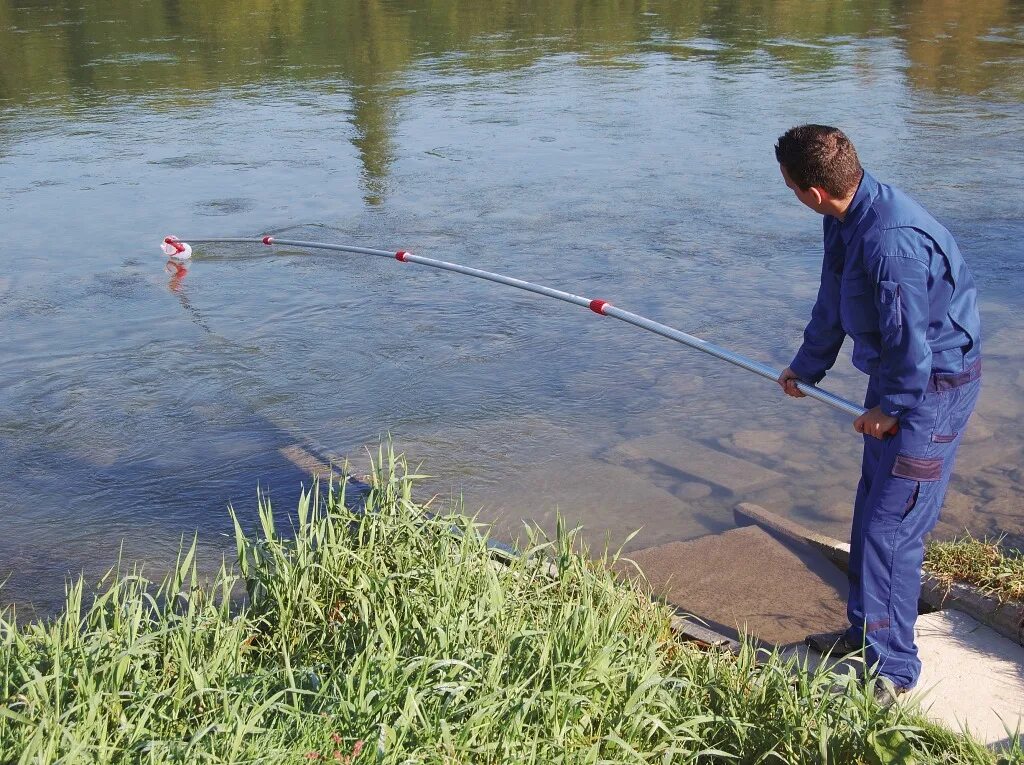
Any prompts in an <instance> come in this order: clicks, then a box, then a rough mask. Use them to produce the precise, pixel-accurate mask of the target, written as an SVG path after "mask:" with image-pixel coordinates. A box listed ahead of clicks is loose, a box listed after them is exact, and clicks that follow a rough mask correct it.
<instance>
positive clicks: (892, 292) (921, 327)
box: [870, 252, 932, 418]
mask: <svg viewBox="0 0 1024 765" xmlns="http://www.w3.org/2000/svg"><path fill="white" fill-rule="evenodd" d="M870 268H871V271H872V274H871V276H872V278H873V279H874V280H875V281H876V284H877V289H876V292H875V302H876V305H877V307H878V321H879V330H880V332H881V336H882V342H881V358H880V360H879V365H878V378H879V393H880V395H881V400H880V401H879V408H880V409H881V411H882V412H883V413H884V414H886V415H888V416H890V417H897V418H898V417H900V416H901V415H902V414H903V413H904V412H906V411H907V410H908V409H913V408H914V407H915V406H917V405H918V404H920V403H921V400H922V399H923V398H924V395H925V392H926V391H927V389H928V379H929V377H930V376H931V370H932V351H931V348H930V347H929V345H928V317H929V306H928V277H929V271H928V265H927V264H926V263H925V262H923V261H921V260H918V259H917V258H913V257H909V256H904V255H901V254H899V252H896V253H895V254H883V255H882V256H881V257H879V258H878V259H877V260H875V261H874V263H873V264H872V265H871V267H870Z"/></svg>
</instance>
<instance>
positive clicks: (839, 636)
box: [804, 630, 864, 659]
mask: <svg viewBox="0 0 1024 765" xmlns="http://www.w3.org/2000/svg"><path fill="white" fill-rule="evenodd" d="M804 642H805V643H806V644H807V645H809V646H810V647H811V648H813V649H814V650H815V651H817V652H818V653H820V654H822V655H825V654H828V655H829V656H830V657H832V658H833V659H841V658H842V657H844V656H852V655H853V654H858V653H860V652H861V649H862V648H863V647H864V646H863V645H862V644H861V643H859V642H854V641H853V640H850V639H849V638H848V637H847V636H846V630H842V631H840V632H821V633H819V634H817V635H808V636H807V637H805V638H804Z"/></svg>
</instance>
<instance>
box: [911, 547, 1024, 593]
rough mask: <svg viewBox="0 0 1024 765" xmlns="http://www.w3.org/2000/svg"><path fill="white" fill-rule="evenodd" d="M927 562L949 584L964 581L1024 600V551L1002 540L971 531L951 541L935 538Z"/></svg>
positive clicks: (927, 555)
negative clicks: (1013, 547) (1010, 547)
mask: <svg viewBox="0 0 1024 765" xmlns="http://www.w3.org/2000/svg"><path fill="white" fill-rule="evenodd" d="M924 565H925V569H926V570H927V571H928V573H930V574H932V575H933V576H935V577H936V578H938V579H939V580H940V581H941V582H943V583H944V584H945V585H946V586H947V587H950V586H952V585H953V583H954V582H961V583H964V584H970V585H973V586H975V587H977V588H978V589H980V590H981V591H982V592H984V593H986V594H988V595H992V596H994V597H996V598H998V599H999V600H1000V601H1007V600H1010V601H1017V602H1020V603H1024V553H1022V552H1021V551H1020V550H1008V549H1006V548H1004V547H1003V546H1002V544H1001V540H998V539H997V540H995V541H991V540H987V539H975V538H974V537H973V536H971V535H970V534H967V535H965V536H963V537H958V538H956V539H953V540H950V541H947V542H931V543H929V545H928V547H927V549H926V551H925V559H924Z"/></svg>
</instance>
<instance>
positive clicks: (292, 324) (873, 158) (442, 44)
mask: <svg viewBox="0 0 1024 765" xmlns="http://www.w3.org/2000/svg"><path fill="white" fill-rule="evenodd" d="M0 50H2V51H3V57H2V59H0V211H2V220H3V249H2V255H0V257H2V258H3V264H4V267H3V270H2V274H0V317H2V321H3V328H4V332H3V335H2V339H0V369H2V372H0V454H2V456H0V485H2V486H3V491H2V492H0V518H2V522H3V530H4V531H3V534H2V535H0V574H2V575H4V576H7V575H8V574H9V575H10V579H9V582H8V584H7V586H6V588H5V590H4V595H3V598H4V599H5V600H17V601H21V602H26V603H33V604H35V605H36V606H37V607H39V608H42V609H48V608H52V607H53V606H54V604H55V603H56V602H57V601H58V600H59V597H60V594H61V591H62V583H63V578H64V576H65V575H66V573H67V572H77V571H79V570H83V569H85V570H87V571H88V572H90V574H96V573H98V572H100V571H102V570H104V569H105V568H106V567H107V566H108V565H109V564H110V563H111V562H112V561H113V560H114V558H115V556H116V555H117V554H118V550H119V546H121V545H122V544H123V546H124V549H123V553H122V554H123V555H124V557H125V558H136V557H138V558H143V559H145V560H147V561H149V562H150V563H151V565H153V566H154V567H156V568H159V566H161V565H164V564H165V563H166V561H167V560H168V558H169V557H170V556H171V555H172V553H173V551H174V550H175V549H176V548H177V545H178V541H179V539H180V538H181V536H182V535H186V536H187V535H191V534H192V533H194V532H195V531H196V530H197V529H198V531H199V533H200V536H201V538H202V539H203V540H204V543H205V545H206V548H205V549H206V550H207V554H208V558H210V559H212V558H215V557H216V556H217V555H218V554H219V550H221V549H222V546H221V544H222V542H226V539H225V538H224V537H222V536H220V535H221V534H223V533H225V532H227V530H228V525H227V515H226V512H225V508H226V506H227V505H228V503H232V504H234V506H235V507H236V508H238V509H239V511H240V512H242V513H243V514H245V515H247V516H250V517H251V514H252V510H253V507H254V506H255V502H256V493H257V488H259V489H260V490H262V491H264V492H266V493H268V494H269V495H270V497H271V498H272V500H273V501H274V503H275V505H276V506H277V507H278V508H279V509H281V510H282V511H283V510H285V509H287V508H288V507H289V506H290V505H291V504H292V503H293V502H294V498H295V496H296V493H297V490H298V486H299V483H300V481H302V480H303V473H302V471H301V469H300V468H298V467H296V466H295V465H294V464H292V462H290V461H289V459H288V458H287V457H286V454H288V453H290V452H287V451H286V452H285V454H282V450H287V449H288V447H290V446H292V445H294V444H303V445H305V446H306V447H307V448H312V449H314V450H319V451H323V452H328V453H330V454H334V455H338V456H349V457H350V458H352V459H353V460H354V462H355V463H356V469H357V470H364V469H365V456H364V455H365V451H364V448H365V447H366V446H367V445H373V444H376V443H377V442H378V440H379V439H380V438H381V437H382V436H385V437H386V436H387V434H391V436H392V437H393V438H394V439H395V441H396V443H397V444H398V445H399V447H400V448H402V449H404V450H405V451H406V452H407V453H408V454H409V455H410V458H412V459H413V460H414V461H415V462H422V463H423V464H424V465H425V466H426V469H427V470H428V472H430V473H431V474H433V475H434V476H436V478H435V479H432V480H431V481H430V482H428V484H427V485H426V486H425V487H424V491H425V492H436V493H438V494H440V495H442V496H450V495H452V494H461V495H462V496H463V497H464V499H465V501H466V503H467V505H468V506H469V508H470V509H474V510H475V509H478V508H479V509H481V510H482V515H483V516H484V517H485V518H488V519H492V520H497V521H499V522H500V527H501V529H502V533H513V532H514V530H515V528H517V527H518V526H519V524H521V523H522V522H523V520H528V521H532V522H537V523H540V524H542V525H544V526H545V527H548V528H550V527H551V525H552V523H553V519H554V516H555V512H556V510H560V511H561V512H562V513H564V514H566V515H567V516H569V517H570V518H571V519H573V520H574V521H578V522H580V523H582V524H584V525H585V526H586V528H587V529H588V531H589V535H590V538H591V539H592V540H594V541H595V542H596V543H598V544H600V543H601V542H602V540H603V539H604V538H605V536H606V535H607V536H608V537H609V538H610V539H611V540H612V541H613V542H617V541H618V540H621V539H622V538H623V537H624V536H625V535H626V534H628V533H629V532H631V531H633V530H634V529H637V528H641V529H642V530H641V532H640V534H639V535H638V536H637V537H636V538H635V539H634V540H633V541H632V542H631V545H632V546H634V547H639V546H646V545H650V544H655V543H660V542H666V541H670V540H676V539H686V538H690V537H694V536H697V535H700V534H704V533H707V532H709V531H716V530H719V529H722V528H726V527H728V526H729V525H731V507H732V505H733V504H735V503H736V502H737V501H741V500H750V501H756V502H759V503H761V504H764V505H765V506H767V507H769V508H771V509H773V510H776V511H778V512H782V513H785V514H787V515H790V516H792V517H795V518H797V519H799V520H801V521H803V522H805V523H809V524H811V525H813V526H815V527H816V528H819V529H821V530H822V531H825V532H828V533H833V534H836V535H843V534H844V533H845V528H846V526H847V524H848V519H849V514H850V504H851V502H852V497H853V490H854V479H855V476H856V474H857V464H858V452H859V442H858V439H857V437H855V436H854V435H852V434H851V431H850V429H849V423H848V421H847V420H846V418H844V417H843V416H842V415H839V414H836V413H833V412H831V411H830V410H827V409H825V408H823V407H822V406H820V405H818V404H816V403H813V402H808V401H804V402H794V401H791V400H789V399H785V398H784V397H782V396H781V394H780V393H779V392H778V391H777V390H776V389H773V387H772V386H771V385H767V384H765V383H764V382H762V381H761V380H760V379H759V378H754V377H751V376H749V375H747V374H745V373H743V372H740V371H738V370H735V369H733V368H732V367H728V366H725V365H723V364H721V363H720V362H716V361H714V360H712V359H709V358H705V357H703V356H702V355H701V354H698V353H696V352H694V351H690V350H688V349H685V348H682V347H679V346H675V345H674V344H672V343H669V342H668V341H665V340H662V339H659V338H657V337H655V336H653V335H648V334H646V333H642V332H640V331H639V330H636V329H634V328H630V327H628V326H625V325H622V324H621V323H618V322H615V321H612V320H608V319H604V320H602V319H598V318H597V317H595V316H594V315H592V314H590V313H588V312H586V311H582V310H579V309H574V308H573V307H571V306H567V305H564V304H561V303H557V302H554V301H547V300H544V299H541V298H537V297H534V296H531V295H527V294H519V293H516V292H513V291H508V290H505V289H503V288H501V287H498V286H495V285H491V284H487V283H483V282H476V281H474V280H470V279H466V278H464V277H458V276H454V275H450V274H445V273H439V272H433V271H430V270H426V269H420V268H417V267H415V266H403V265H401V264H398V263H396V262H393V261H386V260H383V259H381V260H378V259H373V258H366V257H360V256H346V255H338V254H331V253H323V252H298V251H291V250H288V249H275V250H268V249H266V248H258V247H245V246H219V247H211V246H207V247H200V248H197V254H196V256H195V258H194V263H193V264H192V265H191V267H190V269H189V271H188V273H187V274H185V275H184V277H183V278H182V277H180V276H174V275H171V274H168V273H165V271H164V261H163V260H162V259H161V257H160V255H159V253H158V250H157V245H158V243H159V240H160V238H161V237H162V236H163V235H165V234H168V233H177V234H180V235H183V236H189V235H191V236H203V235H212V236H233V235H243V236H249V235H253V236H254V235H257V234H262V233H265V232H268V231H275V232H280V233H281V235H282V236H288V237H291V238H316V239H322V240H325V241H344V242H351V243H358V244H363V245H366V246H376V247H383V248H393V249H398V248H405V249H409V250H412V251H414V252H418V253H420V254H423V255H427V256H431V257H439V258H444V259H450V260H455V261H458V262H464V263H467V264H471V265H475V266H478V267H481V268H485V269H491V270H496V271H500V272H503V273H508V274H510V275H514V276H519V277H521V278H525V279H530V280H532V281H537V282H541V283H544V284H549V285H551V286H554V287H558V288H561V289H566V290H569V291H573V292H578V293H581V294H586V295H590V296H594V297H602V298H606V299H608V300H611V301H613V302H615V303H616V304H618V305H620V306H622V307H624V308H627V309H630V310H634V311H637V312H639V313H642V314H645V315H648V316H651V317H652V318H655V319H657V320H660V321H663V322H665V323H668V324H670V325H673V326H677V327H680V328H683V329H686V330H687V331H690V332H694V333H696V334H700V335H702V336H704V337H706V338H707V339H709V340H713V341H715V342H718V343H720V344H723V345H725V346H727V347H730V348H732V349H734V350H736V351H739V352H741V353H745V354H747V355H750V356H753V357H755V358H757V359H760V360H762V361H765V362H768V363H772V364H775V365H777V366H780V367H781V366H782V365H784V364H785V363H786V362H787V361H788V360H789V358H790V357H791V355H792V353H793V352H794V351H795V349H796V347H797V345H798V343H799V337H800V331H801V329H802V327H803V324H804V322H805V320H806V317H807V316H808V314H809V310H810V306H811V304H812V302H813V298H814V293H815V290H816V280H817V273H818V268H819V258H820V242H819V240H820V220H819V219H818V218H817V217H816V216H814V215H813V214H812V213H810V212H809V211H807V210H805V209H803V208H801V207H800V206H799V205H798V204H797V203H796V202H795V200H794V199H793V198H792V195H791V194H790V192H789V191H788V190H787V189H786V188H785V186H784V185H783V184H782V183H781V180H780V178H779V177H778V170H777V166H776V165H775V163H774V159H773V155H772V145H773V143H774V140H775V138H776V137H777V136H778V135H779V134H780V133H781V132H782V131H784V130H785V129H786V128H788V127H789V126H791V125H793V124H796V123H799V122H806V121H817V122H826V123H831V124H838V125H841V126H842V127H844V129H846V130H847V132H848V133H849V134H850V135H851V137H852V138H853V139H854V141H855V142H856V144H857V146H858V149H859V152H860V154H861V157H862V160H863V162H864V164H865V165H866V166H867V167H868V168H869V169H870V170H871V171H872V172H874V173H875V175H876V176H878V177H879V178H880V179H882V180H885V181H889V182H893V183H896V184H898V185H900V186H902V187H903V188H905V189H906V190H907V191H909V192H910V193H911V194H912V195H914V196H915V197H917V198H918V199H919V200H921V201H922V202H923V203H924V204H925V205H926V206H927V207H928V208H929V209H930V210H931V211H932V212H933V213H934V214H935V215H936V217H938V218H939V219H940V220H941V221H943V222H944V223H945V224H946V225H947V226H948V227H949V228H950V229H951V230H952V231H953V232H954V234H955V235H956V236H957V238H958V241H959V242H960V244H961V247H962V249H963V250H964V252H965V254H966V256H967V258H968V260H969V262H970V264H971V266H972V268H973V270H974V272H975V274H976V277H977V280H978V282H979V285H980V288H981V291H982V295H983V304H982V313H983V321H984V325H985V332H986V341H985V342H986V346H985V348H986V354H985V365H986V367H985V369H986V372H985V374H986V378H985V379H986V382H985V389H984V393H983V395H982V400H981V404H980V408H979V413H978V415H977V418H976V421H975V422H974V424H973V426H972V429H971V432H970V433H969V434H968V437H967V443H966V444H965V445H964V447H963V448H962V450H961V459H960V462H959V467H958V474H957V477H956V479H955V483H954V485H953V488H952V489H951V492H950V497H949V500H948V502H947V508H946V510H945V512H944V516H943V522H942V523H941V525H940V527H939V532H940V533H942V534H951V533H954V532H956V531H957V530H962V529H964V528H968V529H970V530H971V531H972V532H974V533H977V534H1008V535H1010V539H1011V541H1017V542H1018V543H1019V542H1022V541H1024V520H1022V505H1024V503H1022V491H1021V488H1020V487H1021V486H1022V481H1024V470H1022V468H1021V465H1022V461H1021V456H1022V454H1021V452H1022V447H1024V434H1022V432H1021V428H1020V426H1019V421H1020V417H1021V414H1022V412H1024V372H1022V371H1021V369H1022V365H1021V362H1022V359H1024V350H1022V340H1024V318H1022V317H1024V313H1022V311H1021V309H1022V307H1024V297H1022V295H1024V289H1022V288H1024V249H1022V245H1021V242H1022V241H1024V222H1022V221H1024V195H1022V193H1021V191H1020V190H1021V188H1024V169H1022V168H1024V165H1022V162H1021V150H1020V147H1021V145H1022V142H1024V131H1022V127H1021V126H1022V125H1024V7H1022V6H1021V5H1020V4H1019V3H1014V2H996V1H992V0H987V1H983V2H975V3H971V4H969V5H961V4H957V3H940V4H936V3H926V2H923V1H922V2H881V1H876V2H839V1H836V2H819V3H814V4H806V3H797V2H726V1H725V0H720V1H719V2H705V3H686V4H681V3H670V2H636V3H618V2H605V1H603V0H594V2H588V3H584V4H580V3H569V2H559V1H557V0H556V1H555V2H545V3H539V2H447V1H445V0H440V1H437V2H430V3H424V2H383V3H357V2H335V3H328V2H315V1H314V2H287V1H286V2H280V3H275V4H271V5H268V4H266V3H262V2H256V1H255V0H241V1H240V2H236V3H230V4H223V5H222V6H218V5H211V4H208V3H201V2H198V1H197V0H191V1H183V2H170V1H165V2H156V1H155V0H142V1H141V2H136V1H133V2H127V0H116V1H114V2H110V1H108V2H104V3H99V2H92V1H89V0H85V1H84V2H78V3H73V4H63V3H61V4H57V3H53V4H48V3H38V2H37V3H23V2H8V1H6V0H2V1H0ZM827 387H829V388H830V389H833V390H835V391H836V392H838V393H840V394H843V395H846V396H848V397H851V398H854V399H857V398H859V397H860V395H861V389H862V387H863V380H862V378H861V377H860V376H859V374H858V373H857V372H855V371H854V370H853V369H852V368H851V367H850V366H849V364H848V363H847V362H845V361H844V362H842V363H840V365H838V367H837V369H836V370H835V371H834V372H833V373H832V374H831V375H830V377H829V379H828V381H827ZM710 450H717V452H716V451H710ZM716 453H719V454H725V455H727V456H728V457H731V458H733V459H738V460H743V461H745V462H746V463H747V464H749V465H755V466H758V467H759V468H763V469H767V470H770V471H772V474H763V475H767V476H768V478H766V479H765V480H761V481H755V480H753V479H751V481H749V482H748V483H747V485H745V486H738V485H736V483H735V482H733V483H732V488H729V486H723V485H722V482H721V480H720V479H721V476H716V468H717V464H716V461H715V454H716ZM721 464H723V465H724V464H726V463H725V462H721ZM729 464H732V463H729ZM750 475H751V476H756V475H758V474H757V473H756V471H755V470H754V469H753V468H751V469H750Z"/></svg>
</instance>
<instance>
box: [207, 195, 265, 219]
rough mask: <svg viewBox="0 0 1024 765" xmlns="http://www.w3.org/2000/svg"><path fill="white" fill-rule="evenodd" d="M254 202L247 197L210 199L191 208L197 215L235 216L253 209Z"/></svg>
mask: <svg viewBox="0 0 1024 765" xmlns="http://www.w3.org/2000/svg"><path fill="white" fill-rule="evenodd" d="M254 204H255V200H253V199H250V198H248V197H229V198H227V199H212V200H210V201H208V202H202V203H200V204H197V205H195V207H194V208H193V209H194V210H195V211H196V214H197V215H204V216H223V215H236V214H238V213H243V212H248V211H249V210H251V209H252V208H253V205H254Z"/></svg>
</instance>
